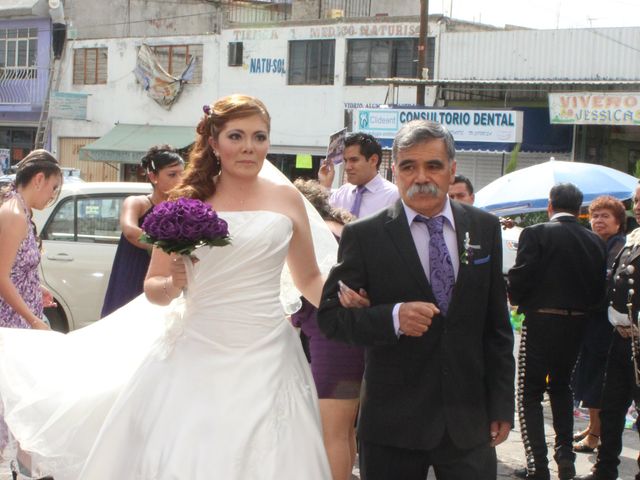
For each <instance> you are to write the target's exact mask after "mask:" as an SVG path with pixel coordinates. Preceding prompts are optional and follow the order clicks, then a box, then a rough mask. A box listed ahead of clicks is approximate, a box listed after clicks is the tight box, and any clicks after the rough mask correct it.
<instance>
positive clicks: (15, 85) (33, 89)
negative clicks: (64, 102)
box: [0, 67, 49, 106]
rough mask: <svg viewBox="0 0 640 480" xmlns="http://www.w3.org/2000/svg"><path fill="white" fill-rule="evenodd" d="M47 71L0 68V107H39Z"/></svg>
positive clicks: (31, 68)
mask: <svg viewBox="0 0 640 480" xmlns="http://www.w3.org/2000/svg"><path fill="white" fill-rule="evenodd" d="M48 75H49V71H48V70H47V69H46V68H38V67H0V106H2V105H14V106H41V105H42V104H43V102H44V99H45V96H46V93H47V80H48Z"/></svg>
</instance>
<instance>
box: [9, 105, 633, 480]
mask: <svg viewBox="0 0 640 480" xmlns="http://www.w3.org/2000/svg"><path fill="white" fill-rule="evenodd" d="M270 131H271V118H270V116H269V113H268V111H267V108H266V107H265V105H264V104H263V103H262V102H261V101H260V100H258V99H256V98H254V97H249V96H245V95H231V96H228V97H223V98H221V99H219V100H217V101H216V102H214V103H213V104H211V105H206V106H205V107H204V109H203V115H202V117H201V119H200V121H199V123H198V125H197V128H196V141H195V145H194V147H193V149H192V151H191V152H190V154H189V159H188V160H189V161H188V164H187V166H186V168H185V167H184V163H185V162H184V161H183V159H182V158H181V157H180V155H179V154H178V153H177V152H176V151H175V150H173V149H172V148H171V147H170V146H167V145H163V146H157V147H154V148H152V149H151V150H149V152H148V153H147V155H146V156H145V157H144V159H143V160H142V164H143V167H144V169H145V171H146V172H147V176H148V178H149V181H150V182H151V183H152V185H153V193H152V194H151V195H148V196H140V197H131V198H129V199H127V200H126V201H125V203H124V205H123V210H122V215H121V224H122V232H123V236H122V238H121V240H120V243H119V246H118V254H117V255H116V259H115V261H114V267H113V271H112V275H111V279H110V282H109V289H108V293H107V297H106V298H105V305H104V308H103V314H104V315H105V317H104V318H103V319H102V320H101V321H99V322H97V323H96V324H95V325H92V326H90V327H86V328H84V329H82V330H80V331H77V332H72V333H70V334H68V335H66V336H62V335H61V334H57V333H55V332H51V331H47V330H48V326H47V324H46V319H45V318H44V316H43V307H45V306H48V305H51V302H52V301H53V300H52V298H51V295H50V294H48V292H46V291H44V290H43V289H42V288H41V286H40V281H39V278H38V262H39V255H40V253H39V247H38V243H37V235H36V232H35V231H34V227H33V224H32V222H31V210H32V209H33V208H36V209H41V208H44V207H45V206H46V205H47V204H48V203H49V202H50V201H51V200H52V199H54V198H55V196H56V195H57V192H58V191H59V189H60V185H61V183H62V176H61V173H60V168H59V165H58V162H57V161H56V159H55V158H53V156H51V155H50V154H49V153H48V152H45V151H42V150H36V151H34V152H32V153H31V154H30V155H29V156H28V157H26V158H25V159H24V160H23V161H22V162H20V164H19V165H18V171H17V176H16V182H15V184H14V185H12V186H11V187H9V188H8V189H7V190H6V191H4V192H3V193H2V203H1V204H0V267H1V270H2V271H1V272H0V327H3V328H0V346H11V348H0V397H1V398H2V402H1V403H0V406H2V405H3V406H4V408H5V410H4V415H5V419H6V423H5V422H4V421H2V417H0V456H1V454H2V453H1V452H2V451H3V448H4V447H5V446H6V443H7V441H8V438H9V434H10V433H11V434H12V435H13V436H14V437H15V438H16V440H17V442H18V444H19V445H20V448H21V451H24V452H23V454H24V455H25V456H26V457H27V458H28V455H26V453H25V452H29V453H33V454H34V455H35V457H34V458H37V460H38V468H39V469H40V471H41V472H42V473H41V475H42V474H46V475H50V476H49V477H47V478H55V479H56V480H72V479H91V480H100V479H105V480H107V479H109V480H112V479H114V478H123V479H127V478H131V479H134V478H135V479H142V480H150V479H172V478H190V479H204V478H225V479H237V480H250V479H276V478H278V479H281V478H282V479H296V478H305V479H311V480H314V479H317V480H329V479H333V480H349V479H350V478H351V470H352V466H353V464H354V461H355V458H356V452H357V453H358V454H359V462H360V473H361V477H362V479H363V480H388V479H397V478H401V479H403V480H412V479H415V480H424V479H425V478H426V477H427V474H428V472H429V471H430V470H431V469H432V470H433V471H434V472H435V476H436V478H438V479H439V480H451V479H453V480H468V479H495V478H496V476H497V457H496V446H497V445H499V444H501V443H502V442H504V441H505V440H506V439H507V437H508V435H509V433H510V431H511V429H512V427H513V426H514V415H515V413H516V412H517V414H518V417H519V421H520V427H521V434H522V440H523V447H524V452H525V456H526V468H525V469H523V471H522V472H519V473H520V474H521V475H522V476H523V478H527V479H536V480H549V479H550V470H549V460H548V458H547V453H548V452H547V445H546V442H545V432H544V423H543V417H542V398H543V395H544V394H545V393H547V394H548V395H549V398H550V401H551V407H552V413H553V426H554V430H555V446H554V459H555V461H556V463H557V465H558V475H559V478H560V479H561V480H568V479H571V478H574V477H575V475H576V471H575V455H576V453H575V452H591V451H594V449H595V448H597V449H598V456H597V461H596V464H595V465H594V467H593V471H592V472H591V473H590V474H588V475H587V476H583V477H575V478H582V479H589V480H614V479H615V478H616V477H617V465H618V462H619V460H618V456H619V455H620V451H621V447H622V446H621V436H622V429H623V427H624V415H625V413H626V411H627V409H628V407H629V405H630V403H631V401H632V400H636V402H637V401H638V400H640V398H639V397H640V396H639V395H638V393H639V392H640V390H639V388H638V384H637V383H636V378H635V375H636V370H637V367H636V363H634V362H635V358H636V356H637V354H638V348H640V347H639V346H638V345H637V340H638V330H637V326H636V325H637V323H636V322H637V320H636V319H637V316H638V311H639V310H640V301H638V300H637V299H636V297H637V295H636V294H635V288H636V287H635V284H636V283H637V282H640V277H639V275H640V230H636V231H634V232H631V233H629V234H628V235H627V236H626V238H625V225H626V221H625V220H626V219H625V210H624V206H623V205H622V204H621V203H620V202H619V201H618V200H616V199H614V198H612V197H601V198H598V199H596V200H595V201H593V202H592V203H591V206H590V209H589V215H590V220H591V230H592V231H590V230H589V229H587V228H585V227H584V226H583V225H581V224H580V223H579V222H578V220H577V216H578V214H579V212H580V208H581V205H582V201H583V196H582V193H581V192H580V190H579V189H578V188H577V187H576V186H575V185H572V184H559V185H556V186H554V187H553V188H552V189H551V191H550V193H549V207H548V215H549V221H548V222H545V223H541V224H538V225H534V226H531V227H527V228H525V229H524V230H523V231H522V234H521V237H520V242H519V247H518V254H517V258H516V262H515V265H514V266H513V268H512V269H511V270H510V272H509V275H508V282H506V283H505V279H504V277H503V273H502V252H501V229H502V228H507V227H508V226H509V222H507V221H505V220H504V219H500V218H498V217H496V216H494V215H492V214H489V213H486V212H484V211H482V210H480V209H477V208H474V207H473V206H472V204H473V201H474V192H473V185H472V184H471V182H470V181H469V180H468V179H467V178H466V177H464V176H462V175H459V174H457V172H456V161H455V144H454V139H453V137H452V135H451V133H450V132H449V131H448V130H447V129H446V128H445V127H443V126H442V125H440V124H437V123H433V122H429V121H423V120H417V121H412V122H409V123H407V124H405V125H404V126H402V127H401V128H400V130H399V131H398V133H397V134H396V137H395V139H394V143H393V148H392V168H393V171H394V177H395V183H391V182H389V181H388V180H386V179H384V178H383V177H382V176H381V175H380V173H379V170H380V165H381V162H382V149H381V147H380V144H379V143H378V142H377V140H376V139H375V138H374V137H372V136H370V135H366V134H362V133H354V134H351V135H349V136H347V138H346V140H345V148H344V172H345V175H346V180H347V182H346V183H345V184H344V185H342V186H341V187H339V188H337V189H335V190H332V188H331V187H332V185H333V183H334V177H335V166H334V164H333V162H331V161H326V162H324V163H323V164H322V166H321V168H320V171H319V174H318V181H315V180H308V181H301V180H299V181H296V182H295V184H294V185H292V184H290V183H288V182H286V181H283V180H282V178H281V177H282V176H281V175H280V174H279V173H278V172H277V171H276V169H275V167H273V166H271V165H270V164H269V162H266V161H265V157H266V155H267V152H268V149H269V138H270ZM296 187H297V188H296ZM303 196H304V197H306V199H307V200H308V201H309V203H307V204H305V201H304V200H303ZM183 197H186V198H190V199H197V200H200V201H203V202H206V203H208V204H209V205H211V206H212V207H213V208H214V209H215V210H216V211H217V212H218V213H219V215H220V216H221V217H222V218H223V219H224V220H225V221H226V222H227V223H228V227H229V232H230V235H231V244H230V245H227V246H225V247H210V248H203V249H200V250H198V251H196V254H195V257H187V256H179V255H175V254H168V253H165V252H163V251H162V250H160V249H157V248H153V249H150V248H149V245H148V244H145V243H141V242H139V241H138V238H139V236H140V234H141V233H142V230H141V226H142V222H143V220H144V218H145V216H146V215H148V214H149V212H151V211H152V210H153V207H154V206H155V205H157V204H158V203H160V202H162V201H164V200H167V199H168V200H175V199H178V198H183ZM634 213H635V214H636V216H637V217H640V187H639V188H638V189H637V190H636V192H635V196H634ZM314 220H317V221H314ZM322 236H324V237H325V238H326V236H329V237H331V238H334V239H335V242H334V241H329V242H328V243H327V242H321V241H320V238H321V237H322ZM327 256H328V257H329V258H333V259H335V262H331V263H335V265H334V266H333V268H331V270H330V271H328V270H327V271H325V269H324V266H323V263H322V262H321V261H320V260H322V259H324V258H325V257H327ZM134 264H135V268H133V267H134ZM285 266H286V269H287V271H288V272H290V279H291V281H292V282H291V283H292V284H293V285H289V284H288V282H287V281H283V280H282V278H286V277H287V276H286V275H285V276H284V277H283V276H282V275H281V273H282V271H283V268H285ZM133 270H135V273H136V275H133V274H132V272H133ZM607 286H608V287H607ZM294 289H295V290H294ZM284 290H286V291H292V290H293V291H295V292H298V293H299V295H301V299H302V308H301V309H300V310H298V311H297V312H295V313H293V315H291V321H289V320H288V316H287V313H290V312H288V311H286V309H285V307H284V306H283V304H282V302H281V301H280V295H281V294H282V293H283V291H284ZM143 291H144V296H142V297H138V298H135V299H134V297H136V296H137V295H138V294H140V293H142V292H143ZM144 298H146V300H145V299H144ZM509 302H510V303H511V304H512V305H513V306H516V307H517V308H518V310H519V311H520V312H521V313H524V314H525V320H524V323H523V327H522V336H521V341H520V350H519V355H518V359H517V382H515V380H516V359H515V358H514V355H513V349H514V334H513V330H512V327H511V324H510V320H509ZM145 322H148V323H145ZM127 323H129V324H131V325H142V326H143V327H142V328H137V329H135V328H132V329H131V330H126V331H121V329H122V328H123V325H126V324H127ZM612 324H613V325H612ZM146 325H148V328H147V327H146ZM294 327H297V328H298V329H299V330H300V332H301V333H299V332H298V330H297V329H296V328H294ZM34 329H35V330H44V332H37V333H36V332H33V331H31V330H34ZM136 335H139V337H136ZM119 336H128V337H133V338H128V339H127V340H128V342H122V341H119ZM301 337H302V339H303V341H302V342H301ZM138 340H139V341H138ZM105 342H106V343H107V345H106V346H105V345H104V344H105ZM110 342H111V343H110ZM98 346H99V348H98ZM133 346H135V348H133ZM105 349H106V350H107V351H109V350H112V351H113V354H114V355H118V367H117V368H114V374H113V375H112V376H109V377H108V378H106V377H105V378H98V379H96V380H95V381H91V382H87V381H86V379H87V377H86V375H87V372H88V371H91V369H92V365H94V363H95V364H98V363H100V364H103V363H105V359H104V358H99V357H100V356H101V355H103V352H104V351H105ZM134 350H135V352H134ZM61 351H64V353H65V358H68V357H73V356H74V354H75V353H76V352H78V354H80V353H81V354H82V355H83V357H82V358H83V362H82V363H83V364H82V365H78V366H76V367H74V368H70V365H68V364H65V365H64V366H61V365H57V364H56V358H57V357H59V356H60V355H58V354H59V353H60V352H61ZM632 352H633V360H632ZM305 353H306V355H305ZM129 359H131V360H129ZM45 360H46V361H47V362H48V363H47V368H42V363H41V362H43V361H45ZM576 365H577V367H576V368H575V372H574V367H575V366H576ZM62 367H64V368H62ZM45 383H46V385H47V386H48V389H47V392H48V393H47V395H46V396H43V395H42V394H41V393H42V392H38V391H37V390H38V388H39V387H40V386H41V385H44V384H45ZM514 383H516V384H517V392H516V391H515V390H516V389H514ZM58 384H59V391H57V390H56V387H55V386H56V385H58ZM70 386H73V388H71V391H73V392H74V393H73V394H71V393H69V387H70ZM39 393H40V394H39ZM575 399H577V400H580V401H582V403H583V405H584V406H585V407H587V408H589V411H590V423H589V425H588V427H587V428H586V429H585V430H584V431H582V432H576V433H575V434H574V431H573V406H574V400H575ZM0 412H1V410H0ZM7 425H8V427H7ZM356 427H357V428H356ZM9 432H10V433H9ZM21 463H22V464H23V466H24V468H25V470H29V468H30V467H31V466H30V465H29V464H28V461H27V460H25V459H23V460H22V461H21ZM34 470H35V468H34ZM34 475H35V472H34ZM637 478H639V479H640V474H638V476H637Z"/></svg>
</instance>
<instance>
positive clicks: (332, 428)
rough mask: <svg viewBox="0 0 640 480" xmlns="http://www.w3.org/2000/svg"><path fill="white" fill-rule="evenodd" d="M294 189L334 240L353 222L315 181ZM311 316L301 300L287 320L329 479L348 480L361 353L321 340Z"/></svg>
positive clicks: (358, 349) (299, 183) (313, 310)
mask: <svg viewBox="0 0 640 480" xmlns="http://www.w3.org/2000/svg"><path fill="white" fill-rule="evenodd" d="M294 185H295V186H296V187H297V188H298V190H300V192H301V193H302V194H303V195H304V196H305V197H306V198H307V200H309V201H310V202H311V204H312V205H313V206H314V207H315V208H316V210H317V211H318V213H319V214H320V216H321V217H322V219H323V220H324V221H325V222H326V224H327V226H328V227H329V229H330V230H331V231H332V232H333V234H334V236H335V237H336V239H338V238H339V237H340V235H341V233H342V227H343V226H344V224H345V223H348V222H349V221H351V220H355V217H353V216H352V215H351V214H350V213H349V212H347V211H345V210H341V209H336V208H333V207H331V206H330V205H329V202H328V198H329V194H328V192H327V191H326V190H325V189H324V188H323V187H321V186H320V184H319V183H318V182H316V181H313V180H308V181H304V180H300V179H298V180H296V181H295V182H294ZM360 293H361V294H362V293H363V292H360ZM353 295H354V296H355V297H354V300H355V302H356V305H357V303H358V301H359V299H358V298H357V297H358V296H357V294H356V293H355V292H353ZM347 303H349V302H347ZM356 305H352V306H356ZM344 306H349V305H344ZM316 314H317V309H316V308H315V307H314V306H313V305H311V304H310V303H309V302H308V301H306V299H304V298H303V299H302V308H301V309H300V310H298V311H297V312H296V313H294V314H293V315H292V316H291V320H292V323H293V325H294V326H296V327H300V329H301V330H302V333H303V335H304V337H306V339H307V340H308V349H307V350H308V356H309V357H310V360H311V373H312V374H313V380H314V382H315V384H316V389H317V390H318V397H319V399H320V402H319V403H320V417H321V420H322V431H323V436H324V445H325V448H326V450H327V455H328V457H329V464H330V466H331V473H332V476H333V479H334V480H347V479H350V478H351V470H352V467H353V463H354V461H355V456H356V433H355V422H356V416H357V413H358V404H359V398H360V384H361V383H362V374H363V373H364V349H363V348H362V347H357V346H353V345H347V344H345V343H341V342H337V341H335V340H329V339H327V338H326V337H325V336H324V335H323V334H322V332H320V328H319V327H318V319H317V317H316ZM304 337H303V338H304Z"/></svg>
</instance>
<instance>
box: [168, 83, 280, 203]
mask: <svg viewBox="0 0 640 480" xmlns="http://www.w3.org/2000/svg"><path fill="white" fill-rule="evenodd" d="M202 110H203V112H204V115H203V117H202V118H201V119H200V122H198V126H197V127H196V132H197V135H196V141H195V144H194V146H193V149H192V150H191V153H190V154H189V163H188V165H187V168H186V170H185V173H184V176H183V177H182V181H181V182H180V184H179V185H178V186H177V187H176V188H174V189H173V190H171V192H170V193H169V198H170V199H171V200H173V199H176V198H180V197H187V198H197V199H198V200H206V199H207V198H210V197H211V196H213V194H214V193H215V191H216V186H215V183H214V181H213V178H214V177H215V176H217V175H219V174H220V171H221V165H220V159H219V158H218V157H217V156H216V155H215V153H214V152H213V149H212V148H211V145H209V138H213V139H214V140H217V139H218V135H219V134H220V131H221V130H222V129H223V128H224V126H225V125H226V124H227V122H229V121H230V120H236V119H238V118H246V117H252V116H254V115H258V116H259V117H260V118H261V119H262V120H264V122H265V123H266V124H267V131H270V130H271V117H270V116H269V112H268V111H267V107H265V106H264V103H262V102H261V101H260V100H258V99H257V98H255V97H251V96H248V95H239V94H234V95H229V96H227V97H222V98H220V99H219V100H217V101H216V102H215V103H214V104H213V105H205V106H204V107H202Z"/></svg>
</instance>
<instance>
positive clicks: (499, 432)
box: [489, 420, 511, 447]
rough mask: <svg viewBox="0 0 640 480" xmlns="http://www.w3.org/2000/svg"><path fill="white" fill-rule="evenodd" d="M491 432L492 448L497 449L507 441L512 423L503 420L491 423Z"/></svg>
mask: <svg viewBox="0 0 640 480" xmlns="http://www.w3.org/2000/svg"><path fill="white" fill-rule="evenodd" d="M489 430H490V432H491V433H490V434H491V446H492V447H495V446H497V445H500V444H501V443H502V442H504V441H505V440H506V439H507V437H508V436H509V432H510V431H511V423H509V422H505V421H501V420H498V421H495V422H491V426H490V427H489Z"/></svg>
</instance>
